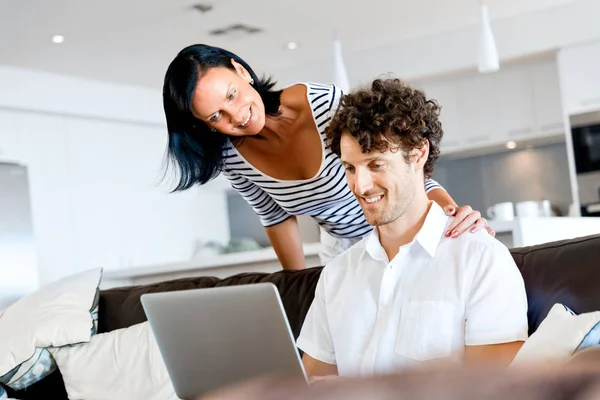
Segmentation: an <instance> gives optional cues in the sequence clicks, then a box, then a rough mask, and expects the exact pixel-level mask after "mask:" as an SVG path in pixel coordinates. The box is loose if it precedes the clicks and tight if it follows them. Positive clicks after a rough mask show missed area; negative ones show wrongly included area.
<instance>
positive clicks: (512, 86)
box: [457, 68, 535, 149]
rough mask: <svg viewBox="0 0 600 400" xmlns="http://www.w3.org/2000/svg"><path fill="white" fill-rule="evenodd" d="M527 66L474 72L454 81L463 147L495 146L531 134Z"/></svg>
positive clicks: (528, 73) (531, 104) (529, 75)
mask: <svg viewBox="0 0 600 400" xmlns="http://www.w3.org/2000/svg"><path fill="white" fill-rule="evenodd" d="M532 86H533V84H532V81H531V70H530V68H510V69H505V70H501V71H500V72H497V73H494V74H487V75H475V76H471V77H467V78H464V79H462V80H461V81H459V82H458V83H457V90H458V112H459V120H460V125H461V126H462V127H463V129H464V131H463V137H464V144H465V148H469V149H471V148H476V147H484V146H488V145H497V144H501V143H504V142H507V141H510V140H519V139H523V138H529V137H532V136H533V134H534V125H535V124H534V123H535V121H534V115H533V89H532Z"/></svg>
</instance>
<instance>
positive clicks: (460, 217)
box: [425, 179, 496, 238]
mask: <svg viewBox="0 0 600 400" xmlns="http://www.w3.org/2000/svg"><path fill="white" fill-rule="evenodd" d="M425 187H426V188H429V190H428V191H427V197H428V198H429V200H432V201H435V202H436V203H438V204H439V205H440V207H442V208H443V209H444V211H445V212H446V214H447V215H453V216H454V220H453V221H452V222H451V223H450V224H449V225H448V229H447V230H446V233H445V236H446V237H453V238H457V237H459V236H460V235H462V234H463V233H464V232H466V231H467V230H470V231H471V232H477V231H478V230H479V229H481V228H485V230H486V231H487V232H488V233H489V234H490V235H492V236H495V235H496V233H495V232H494V230H493V229H492V228H491V227H489V226H488V225H487V221H486V220H485V218H482V217H481V213H480V212H479V211H477V210H473V208H471V206H469V205H465V206H461V207H459V206H458V205H457V204H456V202H455V201H454V199H453V198H452V196H450V194H449V193H448V192H447V191H446V190H444V188H442V187H441V186H440V185H439V184H438V183H437V182H435V181H434V180H432V179H427V181H426V182H425Z"/></svg>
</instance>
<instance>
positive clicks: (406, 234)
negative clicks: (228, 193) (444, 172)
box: [297, 79, 527, 376]
mask: <svg viewBox="0 0 600 400" xmlns="http://www.w3.org/2000/svg"><path fill="white" fill-rule="evenodd" d="M439 110H440V108H439V107H438V105H437V103H436V102H435V101H434V100H429V99H427V98H426V97H425V94H424V93H423V92H421V91H418V90H414V89H412V88H410V87H409V86H407V85H406V84H404V83H402V82H401V81H399V80H397V79H387V80H375V81H374V82H373V83H372V85H371V87H370V88H364V89H361V90H358V91H356V92H354V93H351V94H348V95H346V96H345V97H344V99H343V100H342V103H341V106H340V109H339V110H338V112H337V114H336V115H335V116H334V118H333V120H332V122H331V124H330V126H329V128H328V130H327V140H328V145H329V146H330V147H331V149H332V151H333V152H335V153H336V154H337V155H338V156H340V158H341V161H342V164H343V165H344V167H345V168H346V178H347V181H348V185H349V186H350V189H351V190H352V192H353V193H354V195H355V196H356V197H357V199H358V201H359V203H360V205H361V207H362V209H363V211H364V214H365V217H366V218H367V221H368V222H369V223H370V224H371V225H373V226H374V227H375V229H374V230H373V232H372V233H371V234H370V235H369V236H367V237H365V238H364V239H363V240H361V241H360V242H359V243H357V244H356V245H354V246H353V247H351V248H350V249H348V250H347V251H346V252H344V253H342V254H341V255H339V256H338V257H336V258H335V259H334V260H332V261H331V262H330V263H329V264H328V265H327V266H326V267H325V268H324V269H323V271H322V273H321V276H320V279H319V283H318V285H317V288H316V292H315V298H314V300H313V303H312V305H311V308H310V310H309V312H308V314H307V317H306V320H305V322H304V325H303V327H302V332H301V334H300V337H299V338H298V342H297V344H298V347H299V348H300V349H301V350H303V351H304V353H305V354H304V356H303V363H304V366H305V368H306V371H307V374H308V375H309V376H324V375H338V374H339V375H342V376H356V375H371V374H379V373H388V372H391V371H393V370H395V369H398V368H402V367H406V366H410V365H414V364H417V363H420V362H423V361H429V360H434V359H450V360H460V361H463V360H464V361H465V362H467V363H494V364H504V365H506V364H508V363H509V362H510V361H511V360H512V358H513V357H514V356H515V354H516V352H517V351H518V350H519V348H520V347H521V345H522V343H523V341H524V340H525V339H526V338H527V299H526V294H525V287H524V283H523V279H522V277H521V274H520V272H519V271H518V269H517V267H516V265H515V263H514V261H513V259H512V257H511V255H510V253H509V251H508V249H507V248H506V247H505V246H504V245H502V244H501V243H500V242H498V241H497V240H496V239H494V238H492V237H491V236H490V235H488V234H487V233H486V232H476V233H474V234H470V235H461V236H460V237H458V238H457V239H451V238H448V237H446V236H444V231H445V228H446V226H447V225H448V223H449V222H450V219H451V217H448V216H447V215H445V213H444V211H443V210H442V208H441V207H440V206H438V205H437V204H436V203H434V202H430V201H429V200H428V199H427V196H426V193H425V189H424V184H423V182H424V180H425V178H428V177H430V176H431V174H432V172H433V169H434V165H435V161H436V159H437V158H438V156H439V144H440V140H441V138H442V126H441V123H440V121H439Z"/></svg>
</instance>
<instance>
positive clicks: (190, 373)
mask: <svg viewBox="0 0 600 400" xmlns="http://www.w3.org/2000/svg"><path fill="white" fill-rule="evenodd" d="M141 302H142V306H143V308H144V311H145V312H146V316H147V317H148V321H149V323H150V328H151V329H152V331H153V333H154V336H155V338H156V341H157V343H158V347H159V349H160V353H161V355H162V357H163V360H164V362H165V366H166V368H167V371H168V373H169V377H170V378H171V382H172V383H173V387H174V389H175V393H176V394H177V396H178V397H179V398H182V399H193V398H196V397H200V396H202V395H204V394H206V393H207V392H209V391H211V390H214V389H217V388H220V387H223V386H226V385H230V384H234V383H239V382H241V381H245V380H248V379H252V378H257V377H264V376H269V375H270V376H284V377H298V378H299V377H303V378H304V380H305V381H306V373H305V371H304V368H303V366H302V361H301V359H300V355H299V353H298V350H297V349H296V345H295V341H294V336H293V334H292V331H291V329H290V325H289V322H288V320H287V317H286V314H285V311H284V308H283V304H282V303H281V298H280V296H279V292H278V291H277V287H276V286H275V285H273V284H271V283H257V284H249V285H238V286H224V287H215V288H207V289H194V290H183V291H176V292H163V293H148V294H144V295H142V297H141Z"/></svg>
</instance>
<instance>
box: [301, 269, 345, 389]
mask: <svg viewBox="0 0 600 400" xmlns="http://www.w3.org/2000/svg"><path fill="white" fill-rule="evenodd" d="M327 269H328V267H325V268H323V270H322V271H321V276H320V277H319V282H317V287H316V289H315V297H314V299H313V301H312V304H311V305H310V308H309V309H308V313H307V314H306V318H305V320H304V323H303V324H302V330H301V332H300V336H299V337H298V340H297V341H296V345H297V346H298V347H299V348H300V349H301V350H302V351H303V352H304V355H303V356H302V364H303V365H304V370H305V371H306V375H307V376H308V377H315V376H327V375H338V369H337V363H336V361H337V360H336V357H335V348H334V345H333V339H332V337H331V333H330V331H329V321H328V318H327V307H326V298H327V296H326V291H327V289H326V286H327V285H326V283H325V281H326V278H327ZM322 360H324V361H322Z"/></svg>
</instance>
